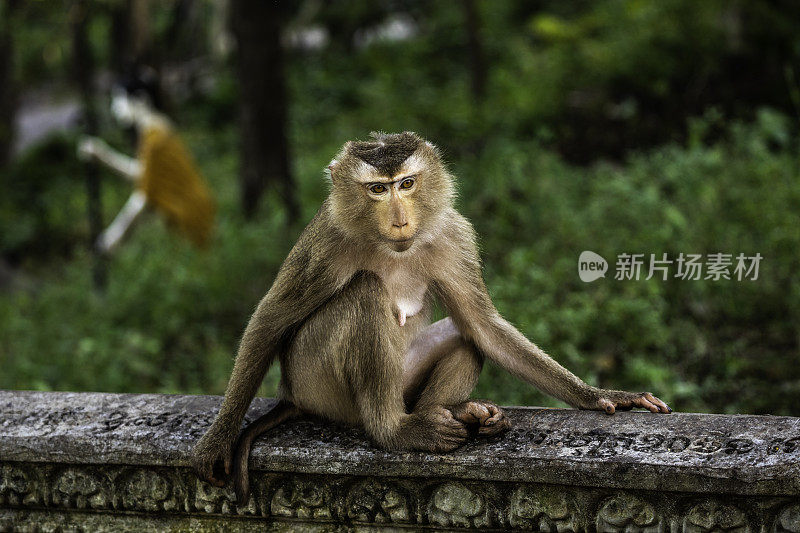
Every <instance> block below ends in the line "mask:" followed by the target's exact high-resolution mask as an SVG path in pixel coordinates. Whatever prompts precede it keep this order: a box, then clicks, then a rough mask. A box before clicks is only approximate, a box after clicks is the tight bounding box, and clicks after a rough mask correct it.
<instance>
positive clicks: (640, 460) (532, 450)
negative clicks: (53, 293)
mask: <svg viewBox="0 0 800 533" xmlns="http://www.w3.org/2000/svg"><path fill="white" fill-rule="evenodd" d="M220 401H221V398H219V397H211V396H169V395H119V394H94V393H92V394H79V393H38V392H24V391H16V392H14V391H8V392H3V391H0V531H4V530H5V529H4V528H5V527H6V526H9V525H10V526H9V527H8V529H13V530H17V529H25V528H23V527H21V524H22V525H24V524H28V525H30V524H31V523H50V522H52V523H53V524H56V523H61V524H66V523H68V522H69V521H68V520H67V519H69V520H73V521H74V520H78V521H79V522H80V521H81V520H85V523H86V524H89V523H91V524H94V525H92V526H88V529H90V530H97V529H108V530H123V529H125V528H128V529H131V530H136V529H139V525H140V524H142V523H149V524H150V526H148V527H151V528H155V529H157V530H160V529H169V528H172V529H178V530H184V529H191V530H203V529H215V528H217V527H219V522H218V521H219V520H221V518H220V517H221V516H228V517H229V519H235V520H236V521H237V522H236V523H237V524H238V523H239V522H243V525H242V526H241V528H244V527H245V525H244V523H246V524H248V525H247V526H246V527H247V528H249V527H250V526H251V525H252V524H253V522H252V521H253V520H254V519H260V521H263V520H264V519H268V520H269V521H268V524H271V525H270V526H269V527H271V528H278V529H280V528H281V527H283V526H281V525H280V524H282V523H285V524H291V528H292V529H297V528H299V527H301V524H302V527H303V528H306V529H308V530H317V529H319V528H322V529H323V530H335V529H337V528H338V527H339V525H341V524H343V523H344V524H350V525H357V526H358V527H377V526H378V525H380V526H381V527H386V526H388V525H394V526H400V527H413V528H418V527H433V526H435V527H445V528H468V529H469V528H500V527H513V528H518V529H539V530H546V531H584V530H586V531H589V530H591V531H637V532H638V531H648V532H649V531H723V530H724V531H797V532H800V419H798V418H792V417H771V416H723V415H699V414H682V413H674V414H672V415H652V414H650V413H644V412H628V413H617V414H616V415H614V416H611V417H609V416H606V415H604V414H602V413H597V412H585V411H574V410H568V409H535V408H509V409H508V410H507V413H508V414H509V415H510V416H511V418H512V422H513V424H514V427H513V429H512V431H511V432H509V433H508V434H506V435H505V436H503V437H497V438H492V439H478V440H475V441H471V442H469V443H468V444H466V445H465V446H463V447H462V448H460V449H459V450H457V451H456V452H453V453H450V454H446V455H431V454H425V453H387V452H384V451H381V450H378V449H376V448H375V447H373V446H372V445H371V444H370V443H369V442H368V441H367V440H366V439H365V437H364V434H363V432H361V431H360V430H357V429H354V428H347V427H337V426H334V425H332V424H327V423H321V422H318V421H311V420H296V421H293V422H289V423H286V424H284V425H282V426H281V427H280V428H279V429H278V430H276V431H274V432H273V434H271V435H268V436H266V437H265V438H263V439H262V440H261V441H259V444H258V445H257V446H256V447H255V448H254V451H253V458H252V461H251V464H252V468H253V470H255V471H256V472H254V475H253V496H252V498H251V500H250V502H248V505H247V506H244V507H237V506H236V504H235V500H234V498H233V496H232V494H231V492H230V490H229V489H215V488H212V487H210V486H208V485H207V484H205V483H202V482H199V481H198V480H197V478H196V477H195V476H194V474H193V473H192V472H191V470H190V469H189V468H188V465H189V453H190V450H191V447H192V445H193V443H194V442H195V441H196V440H197V439H198V438H199V437H200V436H201V435H202V434H203V432H204V431H205V429H206V428H207V427H208V425H209V424H210V423H211V421H212V419H213V416H214V414H215V413H216V410H217V409H218V407H219V404H220ZM271 405H272V400H267V399H257V400H256V401H255V402H254V406H253V408H252V409H251V411H250V413H249V415H248V418H250V419H252V418H254V417H256V416H258V415H260V414H261V413H262V412H264V411H265V410H266V409H268V408H269V407H270V406H271ZM87 513H88V514H87ZM97 513H101V514H102V515H103V516H105V517H107V518H108V520H109V521H103V520H104V519H103V518H102V516H100V515H99V514H97ZM103 513H105V514H103ZM109 513H112V514H109ZM119 513H122V514H123V515H124V516H117V514H119ZM131 513H133V514H131ZM62 515H63V516H62ZM81 517H83V518H81ZM215 517H216V518H215ZM112 518H113V520H112ZM65 520H66V521H65ZM150 520H152V522H148V521H150ZM215 520H216V521H215ZM225 520H228V518H226V519H225ZM42 521H44V522H42ZM260 521H259V523H262V522H260ZM225 523H226V524H228V526H230V527H232V528H237V529H240V527H239V526H237V525H234V523H232V522H230V523H229V522H225ZM114 524H116V525H114ZM159 524H160V525H159ZM263 525H264V524H263V523H262V526H263ZM286 527H289V526H286ZM44 529H47V528H44Z"/></svg>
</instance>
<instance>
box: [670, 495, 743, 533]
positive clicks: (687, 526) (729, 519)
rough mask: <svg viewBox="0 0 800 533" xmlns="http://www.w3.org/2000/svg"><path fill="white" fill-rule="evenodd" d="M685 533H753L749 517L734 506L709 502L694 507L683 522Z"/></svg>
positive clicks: (713, 501)
mask: <svg viewBox="0 0 800 533" xmlns="http://www.w3.org/2000/svg"><path fill="white" fill-rule="evenodd" d="M682 531H683V533H705V532H712V531H713V532H715V533H716V532H721V531H730V532H732V533H745V532H748V531H751V528H750V525H749V524H748V522H747V517H746V516H745V514H744V513H743V512H742V511H741V510H740V509H737V508H736V507H734V506H733V505H727V504H723V503H721V502H719V501H715V500H707V501H704V502H702V503H698V504H696V505H694V506H693V507H692V508H691V509H689V512H688V513H687V514H686V518H684V520H683V529H682Z"/></svg>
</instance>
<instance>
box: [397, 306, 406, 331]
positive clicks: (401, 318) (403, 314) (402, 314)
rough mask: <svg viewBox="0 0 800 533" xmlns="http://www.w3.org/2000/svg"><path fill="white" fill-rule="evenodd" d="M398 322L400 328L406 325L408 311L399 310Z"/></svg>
mask: <svg viewBox="0 0 800 533" xmlns="http://www.w3.org/2000/svg"><path fill="white" fill-rule="evenodd" d="M397 322H398V323H399V324H400V327H401V328H402V327H403V326H405V325H406V311H405V309H398V310H397Z"/></svg>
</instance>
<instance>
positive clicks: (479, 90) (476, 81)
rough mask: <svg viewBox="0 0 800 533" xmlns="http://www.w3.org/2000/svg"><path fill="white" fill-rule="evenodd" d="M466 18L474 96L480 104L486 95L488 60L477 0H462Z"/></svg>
mask: <svg viewBox="0 0 800 533" xmlns="http://www.w3.org/2000/svg"><path fill="white" fill-rule="evenodd" d="M462 6H463V7H464V18H465V19H466V20H465V22H466V28H467V46H468V48H469V66H470V75H471V78H472V96H473V98H474V99H475V102H477V103H480V102H482V101H483V97H484V95H485V94H486V60H485V55H484V53H483V40H482V39H481V23H480V15H479V14H478V8H477V6H476V5H475V0H462Z"/></svg>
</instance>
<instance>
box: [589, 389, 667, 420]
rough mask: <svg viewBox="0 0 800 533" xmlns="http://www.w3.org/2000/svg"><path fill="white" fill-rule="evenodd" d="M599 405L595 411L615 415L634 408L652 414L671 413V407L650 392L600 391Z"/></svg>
mask: <svg viewBox="0 0 800 533" xmlns="http://www.w3.org/2000/svg"><path fill="white" fill-rule="evenodd" d="M598 394H599V396H600V397H599V398H598V399H597V404H596V405H595V406H594V407H593V409H597V410H599V411H605V413H606V414H609V415H613V414H614V412H615V411H617V410H619V411H629V410H631V409H633V408H634V407H641V408H642V409H647V410H648V411H650V412H652V413H665V414H668V413H671V412H672V409H671V408H670V406H669V405H667V404H666V403H664V402H663V401H661V400H659V399H658V398H656V397H655V396H653V394H652V393H650V392H625V391H615V390H600V391H599V393H598Z"/></svg>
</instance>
